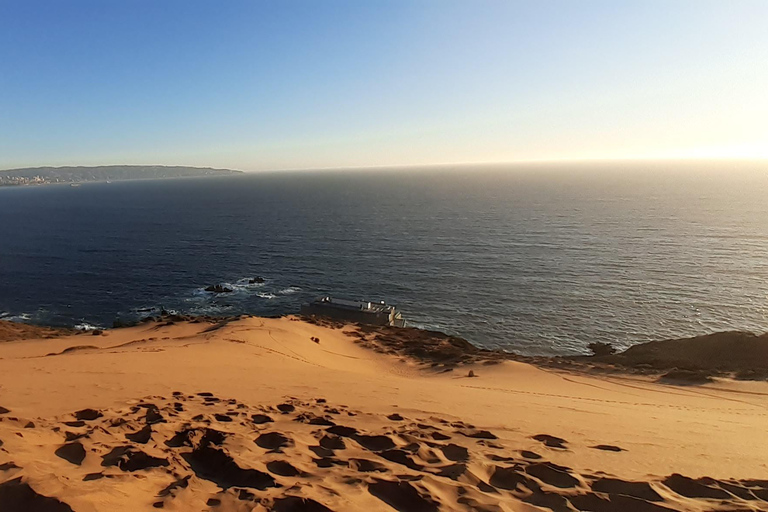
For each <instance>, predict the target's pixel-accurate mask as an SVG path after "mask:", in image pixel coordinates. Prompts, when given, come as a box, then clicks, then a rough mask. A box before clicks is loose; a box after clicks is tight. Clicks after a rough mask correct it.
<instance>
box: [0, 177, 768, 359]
mask: <svg viewBox="0 0 768 512" xmlns="http://www.w3.org/2000/svg"><path fill="white" fill-rule="evenodd" d="M767 197H768V168H766V167H765V166H762V167H759V166H755V165H735V164H729V163H721V164H714V165H707V166H704V165H685V166H682V165H672V164H639V165H622V166H618V165H617V164H602V165H594V164H592V165H579V166H574V165H571V166H568V165H561V166H558V167H552V166H549V167H547V166H529V167H519V166H518V167H510V168H504V167H474V168H473V167H464V168H455V169H447V168H439V169H435V168H431V169H407V170H403V169H401V170H375V171H374V170H366V171H358V172H352V171H338V172H337V171H323V172H317V171H316V172H286V173H265V174H254V175H245V176H237V177H221V178H204V179H181V180H170V181H136V182H121V183H111V184H107V183H94V184H86V185H83V186H81V187H78V188H73V187H68V186H41V187H25V188H3V189H0V315H2V316H3V317H5V318H11V319H16V320H19V319H22V320H26V321H30V322H37V323H45V324H62V325H78V324H89V325H97V326H110V325H112V322H113V321H114V320H115V319H116V318H120V319H123V320H130V319H134V318H138V317H141V316H145V315H148V314H151V313H153V312H156V311H157V310H156V309H153V308H159V307H164V308H166V309H172V310H177V311H179V312H183V313H193V314H215V315H231V314H236V313H253V314H260V315H264V314H277V313H291V312H296V311H297V310H298V308H299V305H300V304H301V302H302V301H306V300H308V299H311V298H313V297H315V296H318V295H326V294H327V295H334V296H339V297H349V298H368V299H377V300H378V299H383V300H386V301H387V302H391V303H395V304H398V305H400V307H401V309H402V310H403V312H404V315H405V316H406V318H407V319H408V320H410V323H411V325H417V326H421V327H428V328H434V329H440V330H443V331H447V332H450V333H455V334H459V335H461V336H464V337H466V338H467V339H469V340H470V341H472V342H474V343H476V344H479V345H483V346H488V347H502V348H506V349H511V350H516V351H520V352H523V353H529V354H562V353H574V352H580V351H584V347H585V346H586V344H587V343H589V342H591V341H607V342H611V343H615V344H617V345H619V346H627V345H629V344H632V343H637V342H641V341H646V340H649V339H659V338H668V337H676V336H686V335H696V334H701V333H704V332H712V331H718V330H725V329H747V330H753V331H759V332H764V331H766V330H768V280H767V278H768V201H767V200H766V198H767ZM253 276H263V277H264V278H266V282H265V283H264V284H261V285H249V284H247V278H249V277H253ZM215 283H227V284H228V286H231V287H232V288H233V289H234V290H235V291H234V292H233V293H231V294H224V295H219V296H215V295H213V294H210V293H207V292H205V291H203V288H204V287H205V286H206V285H209V284H215Z"/></svg>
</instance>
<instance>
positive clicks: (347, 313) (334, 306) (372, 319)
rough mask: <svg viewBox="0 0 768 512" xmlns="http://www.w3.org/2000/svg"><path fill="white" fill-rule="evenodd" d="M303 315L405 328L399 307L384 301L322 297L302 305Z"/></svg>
mask: <svg viewBox="0 0 768 512" xmlns="http://www.w3.org/2000/svg"><path fill="white" fill-rule="evenodd" d="M301 314H302V316H317V317H324V318H332V319H334V320H341V321H345V322H355V323H360V324H371V325H391V326H395V327H404V326H405V320H404V319H403V315H402V314H401V313H400V311H399V310H398V309H397V307H396V306H393V305H391V304H387V303H385V302H384V301H381V302H370V301H358V300H345V299H333V298H331V297H321V298H319V299H315V300H314V301H312V302H309V303H307V304H302V306H301Z"/></svg>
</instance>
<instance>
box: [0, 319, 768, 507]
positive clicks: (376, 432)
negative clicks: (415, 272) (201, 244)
mask: <svg viewBox="0 0 768 512" xmlns="http://www.w3.org/2000/svg"><path fill="white" fill-rule="evenodd" d="M63 334H64V335H63V336H61V337H56V338H48V339H45V338H37V339H18V338H17V339H16V340H14V341H7V342H4V343H0V374H2V375H3V380H2V387H0V406H2V407H4V408H5V409H6V410H7V412H6V413H4V414H0V440H2V441H4V445H3V446H2V447H0V465H3V464H10V463H12V464H13V466H14V467H11V466H6V467H9V468H10V469H9V470H2V471H0V486H1V485H3V484H4V483H7V482H12V481H13V482H15V481H16V480H17V479H19V478H20V479H21V480H19V481H18V482H17V484H18V485H28V486H29V487H30V488H31V489H33V490H34V492H35V493H37V494H39V495H40V496H46V497H52V498H55V499H57V500H59V501H60V502H61V503H64V504H67V506H69V507H71V509H72V510H78V511H80V510H86V511H87V510H101V509H104V508H103V507H107V508H109V509H110V510H135V509H136V508H131V507H132V506H133V507H135V506H136V504H137V503H139V504H142V505H141V506H140V507H139V508H142V507H146V508H150V507H160V506H162V507H164V508H167V509H171V510H174V509H175V510H190V509H191V510H208V509H214V508H211V507H213V506H212V505H206V503H208V501H209V500H214V501H213V502H212V503H215V502H216V501H215V500H218V502H219V503H223V504H224V505H221V506H222V507H224V508H220V509H219V510H240V509H242V510H251V509H254V508H253V507H256V508H255V510H270V509H272V510H281V509H280V508H279V507H280V506H283V505H280V503H287V502H282V501H279V500H282V499H286V498H287V497H293V498H296V499H301V500H312V501H313V502H316V503H318V504H323V506H325V507H327V509H329V510H345V509H350V508H362V507H367V508H371V509H372V510H392V509H396V510H417V509H418V508H410V509H409V508H407V506H403V505H402V500H405V501H406V502H407V501H408V499H412V500H416V501H414V503H417V504H420V506H422V509H424V510H428V509H429V508H423V507H428V505H425V503H431V504H432V505H429V506H435V507H438V506H439V508H435V510H438V509H440V510H470V509H473V507H474V509H486V510H540V508H539V509H537V508H533V507H535V506H544V508H543V510H570V509H568V508H567V507H568V505H567V504H568V503H570V504H571V505H572V506H576V505H574V504H578V503H586V501H590V500H591V501H590V503H593V505H590V506H594V507H597V506H603V507H607V506H611V503H616V502H617V501H616V500H621V499H630V500H631V501H632V503H633V506H637V507H641V506H643V507H646V508H637V510H661V509H658V508H652V507H654V506H656V507H658V506H663V507H664V508H665V509H667V510H693V509H697V510H705V509H706V510H726V509H727V508H723V507H726V505H727V506H730V507H731V509H733V507H735V506H741V507H742V508H746V509H752V510H768V495H766V493H768V486H766V485H765V484H764V483H759V482H758V483H755V482H757V481H758V480H766V479H768V463H766V461H767V460H768V447H766V446H765V445H764V443H760V442H759V441H758V437H759V434H756V432H759V431H761V428H763V427H764V425H765V421H766V412H765V411H766V410H768V383H764V382H744V381H734V380H731V379H727V378H716V379H714V380H713V382H711V383H707V384H703V385H697V386H670V385H667V384H664V383H659V382H655V380H656V379H655V378H652V377H649V376H643V375H631V374H626V373H621V374H615V375H611V374H607V373H605V372H599V373H598V372H591V373H590V372H589V371H586V369H585V368H582V367H579V368H576V370H575V371H574V370H573V369H567V368H566V369H563V368H554V367H548V366H546V365H535V364H533V365H532V364H529V362H521V361H515V360H497V361H494V362H493V363H491V364H489V363H488V360H482V358H478V359H475V360H470V361H466V362H462V363H460V364H457V365H456V366H455V367H454V369H453V370H452V371H446V368H445V367H441V366H440V365H439V364H438V365H436V366H432V365H431V363H429V364H427V363H425V361H417V360H414V359H413V357H411V356H408V355H407V354H403V353H398V352H397V351H396V350H395V346H394V345H390V346H389V347H387V346H385V345H379V346H372V345H369V344H368V342H369V341H371V338H369V337H368V336H369V335H370V334H371V333H365V332H361V330H360V329H359V328H358V327H357V326H348V325H347V326H331V325H318V324H317V323H308V322H305V321H303V320H301V319H299V318H297V317H281V318H258V317H243V318H239V319H224V320H222V319H207V320H203V319H199V318H198V319H188V318H177V319H175V320H174V319H169V318H166V319H164V320H163V321H160V322H158V321H148V322H145V323H143V324H140V325H137V326H134V327H127V328H120V329H114V330H106V331H104V332H102V333H100V334H99V335H93V334H85V333H83V334H67V333H63ZM311 338H317V339H319V342H315V341H313V340H312V339H311ZM388 351H389V352H390V353H387V352H388ZM442 353H444V351H443V352H442ZM470 370H471V371H472V372H473V374H474V375H475V377H469V376H468V375H469V371H470ZM174 392H175V393H180V394H178V395H175V394H174ZM199 393H210V394H211V395H212V396H207V395H204V396H200V395H199ZM176 404H180V405H176ZM280 404H288V405H290V406H291V407H292V409H291V407H288V406H285V407H282V408H280V407H278V406H279V405H280ZM88 409H92V410H93V411H96V413H94V416H95V415H97V414H98V415H99V416H98V418H97V419H94V420H78V419H76V417H77V414H75V413H76V412H77V411H83V410H88ZM179 409H180V410H179ZM283 409H285V410H283ZM288 409H291V410H290V411H289V410H288ZM150 410H152V411H157V412H158V413H159V414H160V417H162V420H158V422H157V423H154V422H152V421H150V420H149V419H148V417H149V416H150V414H149V411H150ZM258 414H264V415H266V416H269V417H270V418H271V419H272V420H273V421H271V422H267V423H264V424H259V423H256V422H255V421H254V419H253V418H254V417H255V415H258ZM121 418H122V419H121ZM227 418H229V419H227ZM318 418H319V419H318ZM392 418H395V419H392ZM397 418H402V419H397ZM123 420H125V421H124V422H123ZM67 422H69V423H67ZM328 422H331V423H333V424H334V425H335V426H336V427H349V428H353V429H355V432H356V433H354V434H353V433H351V432H352V431H351V430H345V429H343V428H336V429H335V430H334V432H336V433H335V434H334V433H333V432H330V433H329V429H331V428H334V427H333V426H331V425H328ZM30 424H31V426H29V425H30ZM761 425H762V427H761ZM184 429H191V430H192V431H195V432H198V433H201V432H203V433H204V432H206V431H208V430H211V431H216V432H221V433H222V436H223V438H225V439H226V440H225V441H222V442H221V443H219V444H216V443H213V444H210V446H209V445H205V446H203V445H202V444H205V443H202V441H201V439H202V438H200V437H199V436H197V437H195V436H192V437H193V438H194V439H192V438H190V439H192V440H190V441H189V442H188V443H187V444H184V443H182V445H183V446H181V447H180V448H173V447H171V446H170V445H169V444H168V443H169V442H171V440H172V439H173V438H174V436H175V435H176V434H178V433H179V432H182V431H184ZM206 429H208V430H206ZM139 432H143V434H142V436H145V435H149V439H148V440H147V441H146V442H145V443H140V442H138V441H131V439H132V438H133V439H139V440H141V439H140V438H141V437H142V436H138V437H136V436H135V435H134V434H138V433H139ZM268 433H278V434H280V436H283V437H285V438H286V439H289V441H286V442H287V443H288V444H287V445H286V446H283V447H280V446H278V447H276V448H267V449H263V448H261V447H259V446H258V444H254V443H255V440H257V439H258V438H259V437H260V436H261V435H264V434H268ZM344 433H346V434H347V437H345V436H344V435H342V434H344ZM190 435H191V434H190ZM210 435H213V434H210ZM444 436H447V437H444ZM755 436H757V437H755ZM272 437H275V438H279V436H272ZM324 437H328V438H329V439H331V440H332V441H333V442H335V443H338V440H337V438H338V439H341V440H342V441H343V444H344V446H345V448H343V449H341V448H336V449H332V448H325V450H329V451H322V450H318V451H317V452H315V451H313V450H315V449H314V448H312V447H313V446H321V444H322V443H321V444H320V445H318V442H320V441H321V440H322V438H324ZM203 438H205V436H203ZM334 440H336V441H334ZM265 442H266V441H265ZM328 442H331V441H328ZM376 442H380V443H383V444H382V445H381V446H379V445H377V444H376ZM73 443H74V444H80V445H81V446H82V448H72V449H73V450H76V451H77V450H81V449H82V454H83V460H81V461H80V464H74V463H72V462H69V461H67V460H65V458H62V456H61V454H59V455H57V454H56V452H57V450H61V449H62V447H63V446H65V445H67V446H68V445H72V444H73ZM201 443H202V444H201ZM206 443H207V441H206ZM171 444H173V442H171ZM384 445H386V446H384ZM450 445H453V446H457V447H459V448H456V450H458V451H459V452H460V453H461V454H462V455H461V457H460V458H461V459H462V460H452V459H451V458H450V457H447V456H446V455H445V452H444V450H448V451H449V452H451V450H453V448H447V447H448V446H450ZM120 447H123V448H120ZM321 447H322V446H321ZM117 448H120V449H123V450H125V453H123V454H122V455H121V456H120V457H118V459H119V460H118V461H117V462H115V464H116V465H115V466H110V465H109V464H105V459H104V456H106V455H108V454H109V453H111V452H112V451H113V450H115V449H117ZM68 449H69V448H68ZM211 450H213V451H211ZM65 451H66V450H65ZM138 452H141V453H144V455H143V456H141V455H136V453H138ZM214 452H215V453H216V454H219V455H213V453H214ZM318 452H319V453H323V454H324V455H318ZM465 453H466V455H464V454H465ZM131 454H134V455H131ZM185 454H186V455H185ZM204 454H208V455H206V457H208V456H210V457H214V458H215V457H224V458H220V461H219V462H220V463H221V464H224V466H226V467H230V468H232V467H233V466H232V465H231V464H236V465H237V467H239V468H241V469H243V468H249V469H252V470H254V471H259V472H261V473H265V474H268V475H270V477H271V478H273V479H275V481H276V482H278V483H279V485H280V486H281V487H279V488H278V487H276V488H272V487H269V488H268V489H266V488H265V489H262V490H258V489H254V487H249V486H248V485H245V486H243V485H235V484H233V483H232V482H231V481H228V482H222V481H219V482H218V483H216V482H215V481H213V480H211V479H212V478H213V479H214V480H215V477H213V476H211V474H210V471H208V472H206V469H205V468H206V467H207V466H206V464H210V463H212V462H211V460H209V459H206V458H205V457H203V455H204ZM221 454H224V455H221ZM526 455H527V456H528V457H530V458H528V457H526ZM146 456H149V457H154V458H155V459H159V460H165V461H167V462H168V466H163V465H160V466H158V467H140V468H137V469H135V470H133V471H131V470H128V469H126V468H130V467H132V466H131V464H132V463H131V462H130V461H131V460H134V458H135V459H136V460H145V461H146V460H154V459H146ZM198 456H200V457H203V459H205V460H202V459H200V460H198V459H195V457H198ZM185 457H186V458H185ZM190 457H191V459H190ZM535 457H539V458H535ZM190 460H191V461H192V462H190ZM360 460H366V461H371V462H375V463H376V464H374V465H373V466H368V465H367V463H361V462H359V461H360ZM36 461H44V462H36ZM120 461H124V462H120ZM195 461H197V462H195ZM206 461H207V462H206ZM277 462H280V463H282V462H288V463H289V464H290V465H291V466H292V467H294V468H295V470H296V471H295V472H293V471H291V470H288V469H287V467H286V466H282V467H283V469H284V470H285V471H284V472H287V473H291V474H292V475H293V476H283V475H280V474H277V473H279V472H280V471H281V470H280V469H279V468H278V469H275V468H276V467H277V466H278V465H280V464H277ZM201 464H202V469H201ZM360 464H363V466H365V467H363V468H362V469H361V466H360ZM121 465H123V466H124V467H122V468H121ZM139 466H141V464H139ZM224 466H222V467H224ZM323 466H325V467H323ZM270 467H272V469H273V470H274V471H270V469H269V468H270ZM371 467H375V468H376V469H375V470H370V471H365V469H366V468H368V469H370V468H371ZM449 467H450V469H449ZM208 469H210V468H208ZM96 474H99V475H101V476H98V480H94V479H95V478H97V477H96V476H94V475H96ZM253 474H255V473H253ZM675 474H678V475H684V477H679V478H678V477H674V478H673V477H672V475H675ZM87 475H92V476H91V477H90V478H89V479H86V480H84V479H85V478H86V476H87ZM136 475H140V476H141V477H142V478H141V479H139V480H137V479H136ZM705 477H706V478H705ZM185 478H186V480H184V479H185ZM670 478H672V479H671V480H670ZM606 479H608V480H609V481H610V482H612V483H609V484H606V483H605V481H606ZM681 479H682V480H681ZM688 479H691V480H688ZM699 479H703V480H699ZM179 480H184V482H186V483H187V485H186V486H184V485H182V484H179V485H178V486H177V487H174V488H173V489H171V490H169V491H167V492H165V493H161V492H160V491H163V490H164V489H166V488H167V487H168V486H170V485H171V484H173V483H174V482H177V481H179ZM65 482H66V483H65ZM380 482H385V483H380ZM597 482H602V483H597ZM617 482H618V483H617ZM628 482H631V483H633V485H634V484H637V485H639V486H640V487H642V488H643V489H646V487H647V488H648V489H651V490H653V492H654V495H655V496H658V497H659V498H660V499H661V501H658V500H657V501H654V500H656V498H655V497H654V498H653V499H648V496H645V497H638V496H630V497H629V498H627V496H626V493H624V494H622V493H621V492H619V491H618V490H617V489H618V487H621V486H622V485H624V484H626V483H628ZM665 482H666V483H665ZM681 482H682V483H681ZM749 482H752V483H749ZM239 483H240V484H243V483H248V482H243V481H240V482H239ZM9 485H10V484H9ZM562 485H565V486H564V487H562ZM603 485H608V488H603V490H602V491H600V490H598V488H600V486H603ZM616 486H618V487H616ZM697 486H698V487H697ZM729 486H730V487H729ZM761 486H762V487H761ZM630 487H631V486H630ZM692 488H693V489H696V491H695V492H694V491H691V490H690V489H692ZM460 489H464V491H461V490H460ZM702 489H704V490H703V491H702ZM728 489H731V490H728ZM257 491H258V492H257ZM462 492H463V494H462ZM702 492H704V493H708V494H706V495H708V496H715V495H717V496H719V499H718V500H717V501H714V500H713V499H710V498H704V497H702V496H700V494H701V493H702ZM697 493H698V494H697ZM630 494H632V493H630ZM634 494H637V493H634ZM2 495H3V494H2V492H0V496H2ZM94 496H98V498H97V500H98V503H99V504H100V505H94V503H95V502H94V501H93V500H94V498H93V497H94ZM241 496H242V497H243V499H241ZM621 496H624V498H622V497H621ZM761 496H762V498H761ZM409 497H410V498H409ZM0 499H1V498H0ZM419 500H424V501H419ZM563 500H565V501H563ZM585 500H586V501H585ZM155 503H161V505H155ZM302 503H303V502H302ZM307 503H309V502H307ZM392 503H395V505H393V504H392ZM545 503H550V505H552V507H554V508H547V507H546V506H545V505H544V504H545ZM594 503H597V505H594ZM398 504H399V505H398ZM537 504H538V505H537ZM601 504H602V505H601ZM285 506H287V505H285ZM585 506H586V505H585ZM247 507H250V508H247ZM258 507H262V508H258ZM398 507H399V508H398ZM526 507H527V508H526ZM558 507H559V508H558ZM563 507H565V508H563ZM649 507H650V508H649ZM707 507H708V508H707ZM750 507H751V508H750ZM582 509H585V510H602V509H600V508H582ZM603 509H605V508H603ZM62 510H64V509H62ZM283 510H290V509H287V508H286V509H283ZM313 510H315V509H313ZM316 510H325V509H320V508H317V509H316Z"/></svg>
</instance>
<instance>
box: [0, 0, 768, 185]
mask: <svg viewBox="0 0 768 512" xmlns="http://www.w3.org/2000/svg"><path fill="white" fill-rule="evenodd" d="M766 27H768V0H719V1H710V0H642V1H641V0H638V1H632V0H622V1H616V0H605V1H602V0H578V1H577V0H559V1H557V0H529V1H516V0H465V1H455V0H412V1H401V0H365V1H361V0H344V1H342V0H227V1H225V2H217V1H213V0H110V1H104V0H67V1H61V0H48V1H45V0H17V1H14V0H0V168H13V167H27V166H41V165H107V164H165V165H196V166H211V167H220V168H233V169H240V170H246V171H249V170H266V169H299V168H326V167H332V168H335V167H366V166H380V165H381V166H386V165H425V164H440V163H449V164H450V163H465V162H515V161H530V160H570V159H627V158H629V159H633V158H768V29H766Z"/></svg>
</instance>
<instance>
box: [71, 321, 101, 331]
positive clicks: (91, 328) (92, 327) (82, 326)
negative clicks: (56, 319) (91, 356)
mask: <svg viewBox="0 0 768 512" xmlns="http://www.w3.org/2000/svg"><path fill="white" fill-rule="evenodd" d="M75 329H77V330H78V331H85V332H88V331H95V330H97V329H103V327H99V326H98V325H93V324H89V323H87V322H83V323H80V324H77V325H76V326H75Z"/></svg>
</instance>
